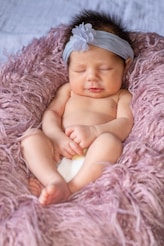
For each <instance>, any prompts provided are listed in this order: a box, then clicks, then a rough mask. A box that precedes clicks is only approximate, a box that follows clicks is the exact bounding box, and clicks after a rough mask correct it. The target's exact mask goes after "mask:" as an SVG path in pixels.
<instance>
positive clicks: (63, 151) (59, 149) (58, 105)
mask: <svg viewBox="0 0 164 246" xmlns="http://www.w3.org/2000/svg"><path fill="white" fill-rule="evenodd" d="M69 88H70V87H69V84H64V85H63V86H61V87H60V88H59V90H58V92H57V93H56V95H55V98H54V99H53V101H52V102H51V104H50V105H49V106H48V108H47V109H46V111H45V113H44V115H43V119H42V129H43V132H44V133H45V135H47V136H48V137H49V139H51V141H52V142H53V143H54V147H55V152H56V153H59V155H62V156H65V157H67V158H72V156H73V155H75V154H81V153H82V150H81V148H80V147H79V145H78V144H77V143H75V142H74V141H72V140H71V139H70V138H69V137H68V136H66V135H65V133H64V131H63V128H62V115H63V113H64V110H65V105H66V103H67V101H68V99H69V97H70V89H69Z"/></svg>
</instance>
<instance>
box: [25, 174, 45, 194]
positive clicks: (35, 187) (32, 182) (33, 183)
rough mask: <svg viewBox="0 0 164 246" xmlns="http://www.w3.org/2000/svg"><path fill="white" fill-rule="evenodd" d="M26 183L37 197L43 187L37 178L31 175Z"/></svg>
mask: <svg viewBox="0 0 164 246" xmlns="http://www.w3.org/2000/svg"><path fill="white" fill-rule="evenodd" d="M28 184H29V189H30V191H31V193H32V194H33V195H35V196H37V197H39V196H40V193H41V191H42V189H43V187H44V186H43V185H42V184H41V183H40V182H39V180H38V179H36V178H33V177H31V178H30V179H29V183H28Z"/></svg>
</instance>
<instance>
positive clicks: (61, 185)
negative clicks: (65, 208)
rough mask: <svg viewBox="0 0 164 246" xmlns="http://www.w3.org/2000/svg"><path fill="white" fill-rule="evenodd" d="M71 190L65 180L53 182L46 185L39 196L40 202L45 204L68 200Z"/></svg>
mask: <svg viewBox="0 0 164 246" xmlns="http://www.w3.org/2000/svg"><path fill="white" fill-rule="evenodd" d="M70 195H71V192H70V190H69V188H68V186H67V183H66V182H64V181H61V182H58V183H52V184H49V185H47V186H46V187H44V188H43V189H42V191H41V193H40V196H39V202H40V203H41V204H43V205H48V204H52V203H59V202H63V201H66V200H67V199H68V197H69V196H70Z"/></svg>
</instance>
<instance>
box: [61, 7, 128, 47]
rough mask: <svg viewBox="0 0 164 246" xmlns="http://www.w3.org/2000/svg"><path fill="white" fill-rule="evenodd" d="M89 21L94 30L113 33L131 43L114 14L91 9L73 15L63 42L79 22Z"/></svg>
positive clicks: (67, 39) (68, 37) (66, 40)
mask: <svg viewBox="0 0 164 246" xmlns="http://www.w3.org/2000/svg"><path fill="white" fill-rule="evenodd" d="M82 23H84V24H86V23H90V24H91V25H92V27H93V28H94V29H95V30H100V31H106V32H110V33H113V34H115V35H117V36H119V37H120V38H122V39H124V40H126V41H128V42H129V43H130V44H131V41H130V38H129V35H128V32H127V30H126V29H125V27H123V25H122V23H121V20H120V19H119V18H118V17H116V16H110V15H109V14H107V13H105V12H101V13H99V12H97V11H93V10H83V11H81V12H80V14H78V15H76V16H75V17H73V19H72V21H71V23H70V25H69V26H68V28H67V30H66V35H65V44H66V43H67V42H68V41H69V39H70V37H71V36H72V29H73V28H74V27H76V26H79V25H80V24H82Z"/></svg>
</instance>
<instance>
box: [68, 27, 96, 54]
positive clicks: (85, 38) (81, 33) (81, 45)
mask: <svg viewBox="0 0 164 246" xmlns="http://www.w3.org/2000/svg"><path fill="white" fill-rule="evenodd" d="M72 34H73V36H72V37H71V38H70V41H71V42H72V45H73V49H74V50H77V51H79V50H81V51H85V50H87V49H88V43H92V41H93V40H94V35H95V34H96V31H95V30H94V29H93V28H92V25H91V24H89V23H87V24H84V23H82V24H80V25H79V26H76V27H75V28H73V29H72Z"/></svg>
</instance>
